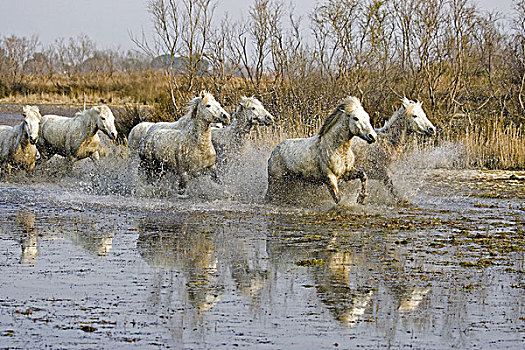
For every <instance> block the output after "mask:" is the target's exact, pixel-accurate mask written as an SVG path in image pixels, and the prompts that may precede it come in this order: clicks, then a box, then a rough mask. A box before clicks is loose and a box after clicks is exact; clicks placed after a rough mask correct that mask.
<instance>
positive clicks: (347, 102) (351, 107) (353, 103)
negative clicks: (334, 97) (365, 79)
mask: <svg viewBox="0 0 525 350" xmlns="http://www.w3.org/2000/svg"><path fill="white" fill-rule="evenodd" d="M359 107H361V102H359V99H358V98H357V97H354V96H348V97H346V98H345V99H343V100H342V101H341V102H340V103H339V105H338V106H337V108H336V109H335V110H334V111H333V112H332V113H331V114H330V115H329V116H328V117H327V118H326V119H325V121H324V123H323V125H322V126H321V129H320V130H319V136H320V137H322V136H324V135H325V134H326V133H327V132H328V130H330V129H331V128H332V126H334V125H335V124H336V122H337V121H339V117H340V115H341V112H344V113H347V114H350V113H352V112H354V111H355V110H356V109H357V108H359Z"/></svg>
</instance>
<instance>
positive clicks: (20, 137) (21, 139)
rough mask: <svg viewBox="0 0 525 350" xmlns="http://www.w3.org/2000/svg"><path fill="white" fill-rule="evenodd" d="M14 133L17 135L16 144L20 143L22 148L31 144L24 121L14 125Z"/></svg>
mask: <svg viewBox="0 0 525 350" xmlns="http://www.w3.org/2000/svg"><path fill="white" fill-rule="evenodd" d="M13 133H14V134H15V135H16V136H15V137H16V139H15V144H17V145H20V146H21V147H22V148H25V147H27V145H29V137H28V136H27V133H26V131H25V128H24V122H22V123H20V124H17V125H15V126H14V127H13Z"/></svg>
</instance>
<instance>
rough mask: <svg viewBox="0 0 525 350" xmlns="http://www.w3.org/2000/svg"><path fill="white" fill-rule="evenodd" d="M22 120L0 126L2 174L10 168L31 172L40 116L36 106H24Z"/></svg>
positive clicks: (33, 166)
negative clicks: (17, 122) (11, 124)
mask: <svg viewBox="0 0 525 350" xmlns="http://www.w3.org/2000/svg"><path fill="white" fill-rule="evenodd" d="M23 113H24V120H23V121H22V123H20V124H18V125H15V126H14V127H11V126H7V125H3V126H1V127H0V163H1V169H2V174H3V175H6V174H10V173H11V169H13V168H14V169H17V170H25V171H28V172H31V173H32V172H33V171H34V169H35V160H36V157H37V153H38V151H37V149H36V146H35V143H36V142H37V140H38V134H39V131H40V122H41V120H42V116H41V115H40V111H39V110H38V107H36V106H25V107H24V109H23Z"/></svg>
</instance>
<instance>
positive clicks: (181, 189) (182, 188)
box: [178, 172, 189, 198]
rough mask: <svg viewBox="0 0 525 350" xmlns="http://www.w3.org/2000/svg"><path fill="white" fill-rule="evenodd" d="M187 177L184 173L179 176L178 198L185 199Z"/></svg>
mask: <svg viewBox="0 0 525 350" xmlns="http://www.w3.org/2000/svg"><path fill="white" fill-rule="evenodd" d="M188 181H189V176H188V174H187V173H186V172H184V173H182V174H180V175H179V189H178V193H179V196H180V197H183V198H185V197H187V195H186V194H185V193H186V186H187V185H188Z"/></svg>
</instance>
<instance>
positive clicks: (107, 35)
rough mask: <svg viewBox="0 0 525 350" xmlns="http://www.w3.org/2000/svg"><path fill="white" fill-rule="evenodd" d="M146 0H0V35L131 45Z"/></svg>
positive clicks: (223, 4)
mask: <svg viewBox="0 0 525 350" xmlns="http://www.w3.org/2000/svg"><path fill="white" fill-rule="evenodd" d="M319 1H320V0H292V1H291V3H293V4H295V8H296V11H295V12H296V13H297V14H300V15H302V14H306V13H308V12H309V11H310V10H311V9H312V8H313V7H314V6H315V4H316V3H317V2H319ZM217 2H218V6H217V11H216V14H215V16H216V17H219V18H221V17H222V16H223V15H224V13H225V12H228V13H229V14H230V17H232V18H240V17H241V16H242V15H245V14H247V12H248V8H249V6H250V4H251V3H252V1H249V0H219V1H217ZM475 2H477V3H478V4H479V5H480V6H481V7H482V8H484V9H489V10H494V9H497V10H500V11H501V12H503V13H510V12H511V9H512V0H475ZM146 3H147V0H0V36H4V35H11V34H14V35H17V36H27V37H29V36H31V35H33V34H36V35H38V38H39V39H40V41H41V42H42V43H44V44H50V43H52V42H53V41H55V39H57V38H59V37H64V38H68V37H70V36H77V35H79V34H81V33H83V34H86V35H87V36H88V37H90V38H91V39H92V40H93V41H94V42H95V43H96V44H97V47H98V48H99V49H103V48H121V49H123V50H128V49H134V48H135V45H134V44H133V43H132V42H131V40H130V36H129V33H130V32H132V33H133V34H134V35H139V34H141V32H142V31H143V30H144V31H145V32H146V33H150V32H151V20H150V15H149V13H148V12H147V7H146Z"/></svg>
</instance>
